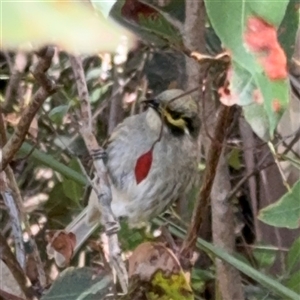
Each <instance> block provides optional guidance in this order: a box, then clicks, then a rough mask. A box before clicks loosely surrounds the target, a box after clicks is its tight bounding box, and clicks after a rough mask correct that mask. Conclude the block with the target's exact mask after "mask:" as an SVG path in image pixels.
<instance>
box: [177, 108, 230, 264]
mask: <svg viewBox="0 0 300 300" xmlns="http://www.w3.org/2000/svg"><path fill="white" fill-rule="evenodd" d="M232 112H233V109H232V107H228V106H223V105H222V106H221V107H220V112H219V114H218V119H217V122H216V127H215V130H214V140H215V141H217V143H215V144H211V146H210V149H209V152H208V157H207V163H206V165H207V168H206V170H205V173H204V177H203V184H202V187H201V190H200V194H199V197H198V199H197V201H196V203H195V207H194V211H193V216H192V220H191V223H190V226H189V228H188V233H187V236H186V239H185V240H184V242H183V245H182V248H181V257H182V258H184V257H187V256H188V255H190V254H191V253H192V252H193V250H194V249H195V246H196V241H197V238H198V232H199V230H200V227H201V224H202V221H203V219H204V216H205V214H207V209H208V205H209V200H210V193H211V190H212V185H213V182H214V178H215V175H216V171H217V166H218V162H219V158H220V155H221V153H222V148H223V147H222V145H223V141H224V139H225V137H226V133H227V128H228V126H229V125H230V122H231V119H232Z"/></svg>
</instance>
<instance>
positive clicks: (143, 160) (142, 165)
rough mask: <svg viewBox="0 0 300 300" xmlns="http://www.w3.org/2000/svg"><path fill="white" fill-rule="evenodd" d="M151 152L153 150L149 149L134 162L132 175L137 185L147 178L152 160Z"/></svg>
mask: <svg viewBox="0 0 300 300" xmlns="http://www.w3.org/2000/svg"><path fill="white" fill-rule="evenodd" d="M152 152H153V149H152V148H151V149H150V150H149V151H148V152H146V153H144V154H142V155H141V156H140V157H139V158H138V159H137V161H136V165H135V168H134V174H135V180H136V183H137V184H139V183H140V182H141V181H143V180H144V179H145V178H146V177H147V176H148V173H149V171H150V168H151V165H152V160H153V155H152Z"/></svg>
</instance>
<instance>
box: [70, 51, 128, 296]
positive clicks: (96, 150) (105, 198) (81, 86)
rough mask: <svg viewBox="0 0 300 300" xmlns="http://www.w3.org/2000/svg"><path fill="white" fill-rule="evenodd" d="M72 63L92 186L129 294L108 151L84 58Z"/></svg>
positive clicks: (113, 260)
mask: <svg viewBox="0 0 300 300" xmlns="http://www.w3.org/2000/svg"><path fill="white" fill-rule="evenodd" d="M70 62H71V66H72V69H73V73H74V75H75V80H76V85H77V90H78V94H79V99H80V102H81V121H82V124H81V128H80V132H81V135H82V137H83V139H84V142H85V144H86V147H87V149H88V151H89V154H90V156H91V157H92V158H93V162H94V167H95V170H96V178H97V180H94V182H93V183H92V186H93V189H94V190H95V192H96V194H97V197H98V201H99V206H100V210H101V216H102V221H103V224H104V227H105V232H106V234H107V236H108V244H109V254H110V264H111V265H112V267H113V268H114V269H115V270H116V272H117V275H118V277H119V280H120V284H121V287H122V289H123V291H124V292H125V293H127V286H128V275H127V271H126V268H125V265H124V262H123V260H122V258H121V250H120V248H119V243H118V236H117V233H116V232H117V229H118V228H119V224H118V222H117V221H116V219H115V217H114V215H113V212H112V210H111V206H110V203H111V200H112V196H111V189H110V184H109V180H108V174H107V169H106V167H105V165H104V163H103V160H102V158H103V153H104V150H103V149H102V148H101V147H100V146H99V145H98V142H97V140H96V138H95V136H94V134H93V132H92V116H91V108H90V101H89V93H88V89H87V84H86V80H85V76H84V70H83V67H82V61H81V59H80V58H79V57H75V56H70ZM99 221H100V220H99Z"/></svg>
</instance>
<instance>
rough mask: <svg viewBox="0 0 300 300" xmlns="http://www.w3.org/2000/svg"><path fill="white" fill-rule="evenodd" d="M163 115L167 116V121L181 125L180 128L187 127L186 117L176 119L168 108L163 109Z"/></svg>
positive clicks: (177, 125)
mask: <svg viewBox="0 0 300 300" xmlns="http://www.w3.org/2000/svg"><path fill="white" fill-rule="evenodd" d="M163 115H164V116H165V118H166V119H167V122H169V123H170V124H172V125H174V126H176V127H179V128H182V129H184V128H186V122H185V120H184V119H182V118H179V119H176V120H174V119H173V118H172V116H171V114H170V113H169V112H168V111H167V110H163Z"/></svg>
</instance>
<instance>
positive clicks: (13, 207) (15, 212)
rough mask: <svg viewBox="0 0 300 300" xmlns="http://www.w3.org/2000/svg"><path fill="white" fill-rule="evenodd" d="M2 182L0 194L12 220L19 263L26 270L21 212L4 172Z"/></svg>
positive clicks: (1, 177) (0, 175) (0, 176)
mask: <svg viewBox="0 0 300 300" xmlns="http://www.w3.org/2000/svg"><path fill="white" fill-rule="evenodd" d="M0 181H1V184H0V186H1V188H0V193H1V195H2V198H3V200H4V203H5V206H6V208H7V212H8V214H9V218H10V225H11V229H12V233H13V237H14V242H15V252H16V257H17V261H18V262H19V264H20V266H21V268H22V269H23V270H25V266H26V255H25V247H24V243H23V231H22V225H21V223H22V219H21V218H20V210H19V207H18V205H17V202H16V201H15V199H14V197H13V195H12V192H11V190H10V189H9V187H8V185H7V180H6V175H5V173H4V172H1V173H0Z"/></svg>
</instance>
